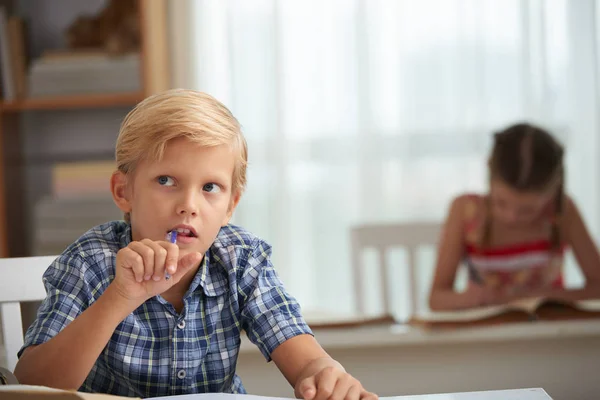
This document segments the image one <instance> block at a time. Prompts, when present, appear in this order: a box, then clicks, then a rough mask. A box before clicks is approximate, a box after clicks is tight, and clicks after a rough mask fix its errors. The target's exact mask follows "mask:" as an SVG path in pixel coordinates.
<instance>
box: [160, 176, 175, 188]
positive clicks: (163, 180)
mask: <svg viewBox="0 0 600 400" xmlns="http://www.w3.org/2000/svg"><path fill="white" fill-rule="evenodd" d="M157 180H158V184H159V185H162V186H173V185H174V184H175V181H174V180H173V178H171V177H170V176H166V175H161V176H159V177H158V179H157Z"/></svg>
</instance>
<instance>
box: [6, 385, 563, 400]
mask: <svg viewBox="0 0 600 400" xmlns="http://www.w3.org/2000/svg"><path fill="white" fill-rule="evenodd" d="M15 390H18V391H21V390H24V391H28V392H60V391H59V390H56V389H50V388H47V387H41V386H29V385H6V386H2V385H0V392H9V391H15ZM153 399H154V400H288V399H283V398H277V397H263V396H253V395H236V394H224V393H214V394H187V395H180V396H168V397H154V398H153ZM380 400H552V398H551V397H550V396H548V394H547V393H546V392H545V391H544V390H543V389H515V390H494V391H488V392H469V393H449V394H425V395H420V396H397V397H381V398H380Z"/></svg>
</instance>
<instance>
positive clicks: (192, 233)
mask: <svg viewBox="0 0 600 400" xmlns="http://www.w3.org/2000/svg"><path fill="white" fill-rule="evenodd" d="M171 231H175V232H177V236H178V237H198V234H197V233H196V230H195V229H194V227H193V226H190V225H177V226H176V227H174V228H173V229H170V230H169V231H167V233H169V232H171Z"/></svg>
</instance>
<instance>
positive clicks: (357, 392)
mask: <svg viewBox="0 0 600 400" xmlns="http://www.w3.org/2000/svg"><path fill="white" fill-rule="evenodd" d="M362 391H363V390H362V388H361V387H360V386H356V385H354V386H352V387H351V388H350V390H348V393H346V397H344V400H359V399H360V398H361V392H362Z"/></svg>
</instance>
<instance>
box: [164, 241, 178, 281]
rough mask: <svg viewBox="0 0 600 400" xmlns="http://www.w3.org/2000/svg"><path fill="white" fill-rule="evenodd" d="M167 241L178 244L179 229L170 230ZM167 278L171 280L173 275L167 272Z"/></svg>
mask: <svg viewBox="0 0 600 400" xmlns="http://www.w3.org/2000/svg"><path fill="white" fill-rule="evenodd" d="M167 241H169V242H171V243H173V244H176V243H177V231H170V232H169V233H167ZM165 279H166V280H169V279H171V275H170V274H169V273H168V272H167V273H166V274H165Z"/></svg>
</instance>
